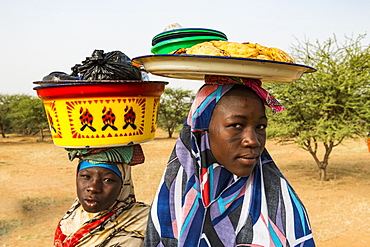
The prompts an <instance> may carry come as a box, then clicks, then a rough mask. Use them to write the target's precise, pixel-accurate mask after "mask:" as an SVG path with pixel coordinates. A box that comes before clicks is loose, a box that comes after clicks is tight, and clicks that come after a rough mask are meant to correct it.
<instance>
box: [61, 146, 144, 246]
mask: <svg viewBox="0 0 370 247" xmlns="http://www.w3.org/2000/svg"><path fill="white" fill-rule="evenodd" d="M67 151H68V152H69V153H68V155H69V158H70V160H73V159H75V158H79V164H78V167H77V176H76V187H77V196H78V198H77V199H76V200H75V202H74V203H73V205H72V206H71V208H70V209H69V211H68V212H67V213H66V215H65V216H64V217H63V218H62V219H61V221H60V222H59V224H58V227H57V229H56V232H55V237H54V246H56V247H74V246H86V247H87V246H89V247H91V246H95V247H98V246H99V247H103V246H104V247H108V246H115V247H118V246H125V247H137V246H142V244H143V240H144V235H145V228H146V223H147V218H148V212H149V206H148V205H145V204H143V203H140V202H137V201H136V200H135V194H134V188H133V182H132V178H131V165H136V164H141V163H143V162H144V155H143V152H142V149H141V146H140V145H139V144H136V145H133V146H121V147H113V148H101V149H99V148H91V149H67Z"/></svg>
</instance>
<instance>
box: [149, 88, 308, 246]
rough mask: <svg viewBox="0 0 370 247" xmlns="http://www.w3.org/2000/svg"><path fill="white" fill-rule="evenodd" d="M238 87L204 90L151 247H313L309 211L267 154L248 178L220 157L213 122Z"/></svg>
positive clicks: (171, 168) (176, 153)
mask: <svg viewBox="0 0 370 247" xmlns="http://www.w3.org/2000/svg"><path fill="white" fill-rule="evenodd" d="M232 87H233V85H231V84H229V85H205V86H203V87H202V88H201V89H200V90H199V92H198V94H197V96H196V98H195V100H194V102H193V105H192V108H191V110H190V112H189V115H188V118H187V120H186V122H185V124H184V127H183V129H182V131H181V133H180V136H179V138H178V140H177V142H176V145H175V148H174V150H173V152H172V154H171V157H170V160H169V161H168V164H167V167H166V170H165V173H164V174H163V177H162V180H161V184H160V186H159V188H158V191H157V194H156V196H155V198H154V201H153V204H152V207H151V213H150V217H149V220H148V227H147V235H146V239H145V245H146V246H158V247H159V246H202V247H203V246H227V247H234V246H314V241H313V238H312V233H311V227H310V225H309V221H308V216H307V212H306V210H305V208H304V206H303V204H302V203H301V201H300V200H299V198H298V196H297V195H296V193H295V192H294V190H293V188H292V187H291V186H290V185H289V183H288V182H287V180H286V179H285V177H284V176H283V175H282V174H281V172H280V171H279V169H278V168H277V167H276V165H275V163H274V161H273V160H272V158H271V157H270V155H269V154H268V152H267V150H264V151H263V153H262V155H261V158H260V160H259V162H258V164H257V165H256V167H255V168H254V170H253V171H252V173H251V175H250V176H248V177H238V176H236V175H234V174H232V173H230V172H229V171H228V170H227V169H225V168H224V167H223V166H221V165H220V164H218V163H217V161H216V160H215V159H214V158H213V156H212V154H211V151H210V147H209V136H208V131H207V130H208V125H209V121H210V118H211V115H212V112H213V109H214V108H215V106H216V104H217V102H218V101H219V100H220V98H221V97H222V96H223V95H225V93H227V92H228V91H229V90H230V89H231V88H232ZM260 97H261V96H260ZM225 155H227V150H225Z"/></svg>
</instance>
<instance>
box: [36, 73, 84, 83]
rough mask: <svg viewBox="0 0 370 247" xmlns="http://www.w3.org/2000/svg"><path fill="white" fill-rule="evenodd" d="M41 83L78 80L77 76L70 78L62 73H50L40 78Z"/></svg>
mask: <svg viewBox="0 0 370 247" xmlns="http://www.w3.org/2000/svg"><path fill="white" fill-rule="evenodd" d="M42 80H43V81H69V80H78V77H77V76H71V75H68V74H67V73H64V72H59V71H55V72H51V73H50V74H48V75H47V76H44V78H42Z"/></svg>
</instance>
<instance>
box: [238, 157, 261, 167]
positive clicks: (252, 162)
mask: <svg viewBox="0 0 370 247" xmlns="http://www.w3.org/2000/svg"><path fill="white" fill-rule="evenodd" d="M237 159H238V160H239V161H240V162H241V163H243V164H244V165H255V164H256V163H257V161H258V156H256V155H248V156H240V157H238V158H237Z"/></svg>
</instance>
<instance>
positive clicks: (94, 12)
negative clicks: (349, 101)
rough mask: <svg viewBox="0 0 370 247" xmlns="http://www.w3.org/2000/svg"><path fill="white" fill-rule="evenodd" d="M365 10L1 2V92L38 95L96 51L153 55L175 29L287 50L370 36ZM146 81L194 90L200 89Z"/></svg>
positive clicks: (317, 0) (261, 0) (320, 4)
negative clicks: (39, 84) (45, 83)
mask: <svg viewBox="0 0 370 247" xmlns="http://www.w3.org/2000/svg"><path fill="white" fill-rule="evenodd" d="M369 9H370V1H368V0H366V1H365V0H351V1H350V0H336V1H334V0H313V1H297V0H296V1H290V0H280V1H272V0H255V1H250V0H236V1H235V0H209V1H201V0H188V1H175V0H171V1H168V0H157V1H153V0H141V1H139V0H131V1H124V0H101V1H97V0H63V1H53V0H48V1H47V0H32V1H26V0H0V23H1V25H0V48H1V52H0V54H1V55H0V93H3V94H4V93H5V94H18V93H19V94H23V93H24V94H30V95H36V92H35V91H34V90H33V87H34V86H35V85H34V84H33V83H32V82H34V81H38V80H41V79H42V78H43V77H44V76H45V75H47V74H49V73H50V72H52V71H64V72H66V73H68V74H69V73H71V67H72V66H74V65H75V64H78V63H81V61H83V60H84V59H85V58H86V57H89V56H90V55H91V53H92V52H93V51H94V50H95V49H101V50H104V51H105V52H110V51H114V50H119V51H122V52H124V53H125V54H126V55H128V56H129V57H130V58H134V57H137V56H142V55H150V54H151V52H150V49H151V40H152V38H153V37H154V36H155V35H156V34H158V33H160V32H162V31H163V30H164V28H165V27H166V26H167V25H169V24H172V23H179V24H181V25H182V26H183V27H184V28H190V27H200V28H211V29H216V30H220V31H222V32H224V33H225V34H226V35H227V37H228V40H229V41H235V42H251V43H259V44H261V45H264V46H273V47H278V48H281V49H283V50H285V51H287V52H289V51H290V47H291V45H292V44H296V43H297V40H299V41H303V40H305V39H308V40H310V41H312V42H314V41H316V40H319V41H324V40H327V39H328V38H329V37H333V35H334V34H335V35H336V36H337V38H338V39H339V40H341V39H343V40H344V36H345V35H347V36H351V35H353V36H354V37H357V36H358V34H365V33H367V32H368V31H369V30H368V29H369V27H370V15H369V13H368V12H369ZM369 35H370V34H369ZM369 35H368V36H367V38H366V39H365V44H368V43H369V40H370V37H369ZM150 79H151V80H162V81H163V80H164V81H168V82H170V83H169V85H168V86H169V87H181V88H183V89H192V90H196V89H198V88H199V87H200V85H201V84H202V82H199V81H191V80H175V79H170V78H166V77H156V76H150Z"/></svg>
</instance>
